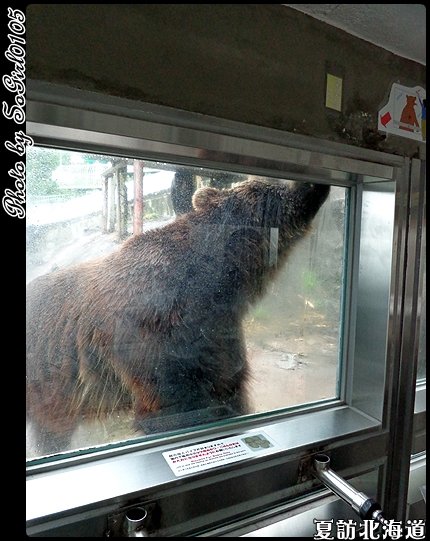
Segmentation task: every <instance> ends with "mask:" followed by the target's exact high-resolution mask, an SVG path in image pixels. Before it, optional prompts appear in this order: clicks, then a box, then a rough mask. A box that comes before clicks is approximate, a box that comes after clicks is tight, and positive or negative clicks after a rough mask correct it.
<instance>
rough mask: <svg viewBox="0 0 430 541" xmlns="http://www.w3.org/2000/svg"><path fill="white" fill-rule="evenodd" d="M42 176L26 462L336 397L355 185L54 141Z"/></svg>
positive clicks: (36, 206) (35, 165)
mask: <svg viewBox="0 0 430 541" xmlns="http://www.w3.org/2000/svg"><path fill="white" fill-rule="evenodd" d="M27 186H28V200H27V283H28V290H27V300H28V307H27V332H28V333H27V409H28V438H27V442H28V445H27V456H28V457H29V458H32V457H37V456H42V455H45V454H51V453H56V452H61V451H65V450H69V449H79V448H87V447H90V446H95V445H100V444H103V443H107V442H109V443H111V442H118V441H121V440H127V439H129V438H136V437H141V436H142V435H144V436H147V437H151V435H152V434H155V433H157V434H159V433H165V432H171V431H177V430H180V429H186V428H187V427H194V428H195V427H196V426H204V425H207V423H211V422H225V421H226V419H229V418H234V417H238V416H243V415H253V414H260V413H264V412H268V411H273V410H279V409H283V408H287V407H291V406H297V405H302V404H308V403H314V402H316V401H319V400H324V399H331V398H335V397H337V396H338V371H339V366H338V365H339V356H340V355H339V343H340V338H341V319H342V317H341V303H342V276H343V272H344V269H343V262H344V250H345V239H344V231H345V201H346V197H347V190H346V189H344V188H339V187H332V188H331V189H330V193H329V194H328V196H327V191H328V190H327V188H326V187H323V186H322V185H309V184H306V183H301V182H292V181H289V180H285V181H280V180H275V179H268V178H261V177H258V178H257V177H252V176H248V175H245V174H243V175H242V174H237V173H229V172H226V171H214V170H209V169H203V168H197V167H194V168H193V167H183V166H175V165H173V164H167V163H158V162H157V163H156V162H149V161H138V160H133V159H127V158H119V157H115V156H102V155H96V154H90V153H87V154H84V153H78V152H72V151H66V150H57V149H47V148H41V147H34V148H30V149H28V152H27ZM193 205H194V210H193ZM314 216H315V218H314ZM305 231H306V234H305ZM141 232H143V233H141Z"/></svg>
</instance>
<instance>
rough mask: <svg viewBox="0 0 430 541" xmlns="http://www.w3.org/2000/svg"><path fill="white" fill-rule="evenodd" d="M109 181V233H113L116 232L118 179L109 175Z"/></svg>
mask: <svg viewBox="0 0 430 541" xmlns="http://www.w3.org/2000/svg"><path fill="white" fill-rule="evenodd" d="M107 180H108V232H109V233H112V232H113V231H115V216H116V212H115V186H116V178H115V175H114V174H112V175H109V176H108V177H107Z"/></svg>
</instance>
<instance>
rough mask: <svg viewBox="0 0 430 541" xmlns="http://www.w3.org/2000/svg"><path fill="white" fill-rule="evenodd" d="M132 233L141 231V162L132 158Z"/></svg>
mask: <svg viewBox="0 0 430 541" xmlns="http://www.w3.org/2000/svg"><path fill="white" fill-rule="evenodd" d="M133 166H134V206H133V235H139V233H142V231H143V162H142V161H141V160H134V162H133Z"/></svg>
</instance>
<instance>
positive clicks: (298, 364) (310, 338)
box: [27, 233, 337, 458]
mask: <svg viewBox="0 0 430 541" xmlns="http://www.w3.org/2000/svg"><path fill="white" fill-rule="evenodd" d="M100 237H101V238H100ZM118 247H119V245H118V243H117V241H116V238H115V236H114V235H103V236H100V234H98V233H89V234H88V235H87V236H86V237H85V238H84V239H80V240H79V241H78V244H73V245H70V246H68V247H65V248H64V249H63V250H61V251H59V252H58V253H57V254H56V257H55V260H51V261H49V262H43V263H42V264H40V265H38V266H37V267H33V268H30V269H27V280H28V281H30V280H31V279H33V278H35V277H36V276H37V275H40V274H44V273H45V272H49V271H50V270H51V269H52V268H53V267H54V268H55V267H63V266H65V265H68V264H71V263H77V262H79V261H82V260H85V259H89V258H92V257H98V256H100V255H103V254H104V253H109V252H110V251H112V250H113V249H117V248H118ZM77 254H79V255H77ZM307 318H308V321H307V328H308V329H309V328H310V329H312V332H311V333H309V332H307V334H306V335H305V336H301V334H302V333H301V332H300V329H299V328H298V326H297V322H295V321H289V322H285V323H284V324H278V326H277V328H270V329H269V330H268V328H266V327H265V326H264V325H263V324H261V322H259V321H258V320H257V319H255V318H253V317H251V316H250V317H249V318H248V319H247V320H246V322H245V335H246V342H247V354H248V360H249V363H250V368H251V378H250V401H251V405H252V412H253V413H261V412H267V411H272V410H276V409H279V408H286V407H290V406H295V405H299V404H303V403H307V402H314V401H318V400H322V399H325V398H332V397H334V396H335V395H336V380H337V372H336V371H337V334H336V329H334V328H333V327H332V326H330V325H329V324H328V323H327V322H326V321H325V320H324V318H323V317H322V316H321V314H319V313H318V312H316V311H314V310H310V311H309V312H308V314H307ZM272 327H273V325H272ZM130 426H131V418H127V417H124V416H120V415H117V416H113V417H112V418H109V419H106V420H104V421H97V422H92V423H88V424H85V425H82V426H80V427H79V428H78V429H77V430H76V432H75V435H74V437H73V440H72V446H71V448H72V449H78V448H82V447H91V446H94V445H100V444H103V443H107V442H116V441H121V440H126V439H129V438H133V437H135V436H138V434H136V433H135V432H134V431H132V430H131V429H130ZM37 455H38V452H37V450H36V449H34V446H33V444H32V436H31V431H27V458H34V457H36V456H37Z"/></svg>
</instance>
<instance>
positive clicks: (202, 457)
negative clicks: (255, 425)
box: [163, 432, 281, 477]
mask: <svg viewBox="0 0 430 541" xmlns="http://www.w3.org/2000/svg"><path fill="white" fill-rule="evenodd" d="M280 449H281V447H280V446H279V445H278V444H277V443H276V442H274V441H273V440H272V439H271V438H269V437H268V436H267V435H266V434H264V433H263V432H258V433H255V434H252V433H250V434H244V435H242V436H233V437H230V438H223V439H220V440H213V441H210V442H206V443H201V444H198V445H190V446H189V447H182V448H180V449H172V450H171V451H165V452H164V453H163V457H164V458H165V460H166V462H167V464H168V465H169V466H170V468H171V470H172V471H173V473H174V474H175V475H176V476H177V477H180V476H181V475H187V474H189V473H196V472H200V471H204V470H209V469H211V468H215V467H217V466H224V465H225V464H231V463H233V462H238V461H239V460H244V459H247V458H253V457H256V456H261V455H267V454H271V453H273V452H274V451H279V450H280Z"/></svg>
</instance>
